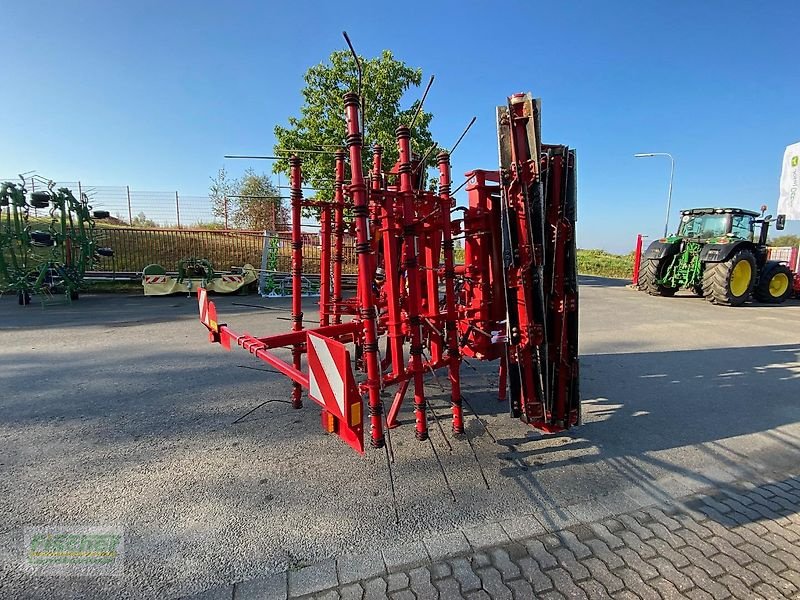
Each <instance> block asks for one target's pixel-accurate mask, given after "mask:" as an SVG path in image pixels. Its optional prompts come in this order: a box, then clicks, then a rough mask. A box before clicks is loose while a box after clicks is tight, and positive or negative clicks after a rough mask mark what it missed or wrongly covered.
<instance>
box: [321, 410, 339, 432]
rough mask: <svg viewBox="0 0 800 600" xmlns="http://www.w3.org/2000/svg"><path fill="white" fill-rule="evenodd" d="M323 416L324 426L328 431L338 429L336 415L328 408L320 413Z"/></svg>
mask: <svg viewBox="0 0 800 600" xmlns="http://www.w3.org/2000/svg"><path fill="white" fill-rule="evenodd" d="M320 416H321V417H322V428H323V429H324V430H325V431H327V432H328V433H333V432H334V431H336V417H334V416H333V415H332V414H331V413H329V412H328V411H327V410H323V411H322V413H320Z"/></svg>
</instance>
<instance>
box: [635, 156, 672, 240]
mask: <svg viewBox="0 0 800 600" xmlns="http://www.w3.org/2000/svg"><path fill="white" fill-rule="evenodd" d="M634 156H635V157H636V158H650V157H651V156H666V157H667V158H669V160H670V162H671V163H672V166H671V167H670V170H669V191H668V192H667V218H666V220H665V221H664V237H667V235H669V211H670V208H671V207H672V178H673V176H674V175H675V159H674V158H673V157H672V154H670V153H669V152H641V153H639V154H634Z"/></svg>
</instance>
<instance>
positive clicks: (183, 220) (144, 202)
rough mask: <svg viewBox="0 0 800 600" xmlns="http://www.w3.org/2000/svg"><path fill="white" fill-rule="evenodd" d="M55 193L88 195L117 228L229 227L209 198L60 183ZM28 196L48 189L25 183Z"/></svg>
mask: <svg viewBox="0 0 800 600" xmlns="http://www.w3.org/2000/svg"><path fill="white" fill-rule="evenodd" d="M0 181H11V182H15V183H16V182H19V181H20V178H19V177H18V176H17V177H4V178H0ZM55 187H56V189H58V188H62V187H65V188H69V189H70V190H72V193H73V194H75V196H78V195H79V194H86V196H87V197H88V198H89V203H90V204H91V206H92V208H94V209H97V210H107V211H108V212H109V213H110V214H111V217H112V220H111V222H112V223H115V224H124V225H134V226H145V227H146V226H157V227H179V228H180V227H188V228H198V227H200V226H203V227H208V226H213V227H226V225H227V223H226V220H227V219H226V216H227V211H225V210H224V206H223V207H221V208H222V210H221V211H220V212H221V213H222V214H220V215H215V214H214V210H213V206H212V203H211V200H210V199H209V197H208V196H191V195H187V194H181V193H179V192H177V191H173V192H151V191H142V190H132V189H131V188H130V186H127V185H117V186H111V185H91V184H88V183H86V182H82V181H57V182H56V183H55ZM25 188H26V189H27V190H28V191H29V192H35V191H37V190H41V189H46V186H45V185H44V184H43V183H42V182H41V181H40V180H38V179H36V178H34V177H29V178H26V179H25ZM46 214H47V209H37V210H34V212H33V215H34V216H45V215H46Z"/></svg>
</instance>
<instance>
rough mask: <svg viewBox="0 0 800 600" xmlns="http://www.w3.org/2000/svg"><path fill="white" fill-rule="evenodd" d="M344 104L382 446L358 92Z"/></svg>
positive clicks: (373, 417)
mask: <svg viewBox="0 0 800 600" xmlns="http://www.w3.org/2000/svg"><path fill="white" fill-rule="evenodd" d="M344 106H345V111H346V115H347V147H348V149H349V150H350V195H351V197H352V198H353V215H354V217H355V223H356V254H357V255H358V287H359V294H358V297H359V300H360V304H361V306H360V309H361V310H360V313H361V314H360V318H361V320H362V323H363V327H364V362H365V364H366V367H367V381H366V387H367V393H368V395H369V399H368V401H369V420H370V429H371V432H370V433H371V441H370V443H371V445H372V447H373V448H382V447H383V445H384V443H385V440H384V436H383V423H382V422H381V411H382V410H383V407H382V405H381V395H380V377H381V372H380V365H379V364H378V335H377V313H376V311H375V302H374V298H373V295H372V273H371V272H370V265H371V263H372V260H371V257H370V243H369V229H368V227H369V223H368V220H367V217H368V214H369V208H368V206H367V186H366V184H365V183H364V172H363V170H362V169H363V165H362V161H361V147H362V143H363V142H362V138H361V131H360V129H359V120H358V110H359V98H358V94H354V93H352V92H350V93H348V94H345V96H344Z"/></svg>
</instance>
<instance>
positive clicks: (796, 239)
mask: <svg viewBox="0 0 800 600" xmlns="http://www.w3.org/2000/svg"><path fill="white" fill-rule="evenodd" d="M769 245H770V246H800V235H779V236H778V237H775V238H772V239H771V240H770V241H769Z"/></svg>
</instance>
